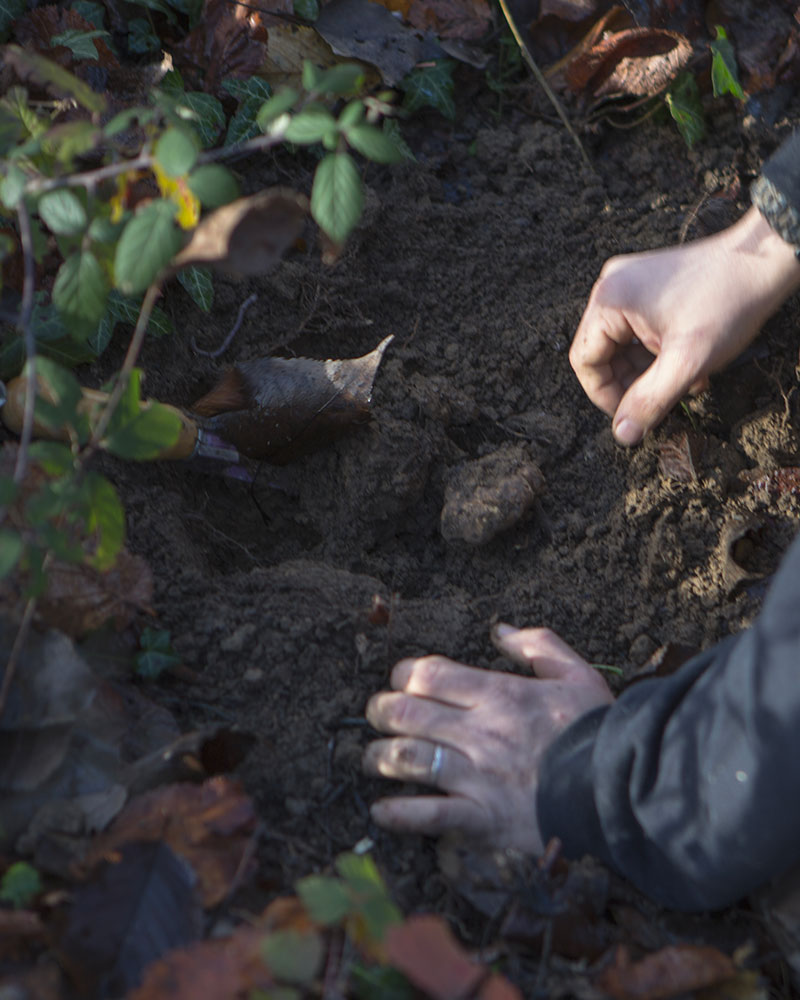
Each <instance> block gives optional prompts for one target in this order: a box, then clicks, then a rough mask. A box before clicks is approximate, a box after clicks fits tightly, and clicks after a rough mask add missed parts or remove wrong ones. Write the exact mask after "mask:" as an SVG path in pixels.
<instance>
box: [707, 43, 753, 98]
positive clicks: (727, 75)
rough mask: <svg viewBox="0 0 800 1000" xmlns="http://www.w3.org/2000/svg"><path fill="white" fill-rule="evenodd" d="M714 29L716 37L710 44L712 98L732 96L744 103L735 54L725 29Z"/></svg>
mask: <svg viewBox="0 0 800 1000" xmlns="http://www.w3.org/2000/svg"><path fill="white" fill-rule="evenodd" d="M716 29H717V37H716V39H715V40H714V41H713V42H712V43H711V54H712V55H711V85H712V87H713V89H714V97H721V96H722V95H723V94H733V96H734V97H735V98H736V99H737V100H739V101H744V100H745V93H744V90H742V85H741V83H739V72H738V70H737V68H736V53H735V52H734V51H733V46H732V45H731V43H730V42H729V41H728V36H727V34H726V33H725V29H724V28H723V27H722V26H721V25H719V24H718V25H717V26H716Z"/></svg>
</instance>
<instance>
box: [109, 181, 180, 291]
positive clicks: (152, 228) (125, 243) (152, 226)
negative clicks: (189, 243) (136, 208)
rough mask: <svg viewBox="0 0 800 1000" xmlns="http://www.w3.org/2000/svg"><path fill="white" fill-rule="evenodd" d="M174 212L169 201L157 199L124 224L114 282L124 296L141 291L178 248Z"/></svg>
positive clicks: (150, 282)
mask: <svg viewBox="0 0 800 1000" xmlns="http://www.w3.org/2000/svg"><path fill="white" fill-rule="evenodd" d="M174 214H175V206H174V205H173V204H172V202H169V201H164V199H159V200H157V201H151V202H150V204H149V205H147V206H146V207H145V208H144V209H142V211H140V212H137V213H136V215H134V217H133V218H132V219H131V220H130V221H129V222H128V224H127V225H126V226H125V229H124V230H123V233H122V236H121V237H120V240H119V243H117V250H116V254H115V256H114V282H115V284H116V286H117V288H119V290H120V291H121V292H122V293H123V295H131V294H133V293H135V292H142V291H144V290H145V288H147V287H148V286H149V285H150V284H152V282H153V281H154V280H155V279H156V277H157V276H158V275H159V273H160V272H161V271H162V270H163V269H164V268H165V267H166V266H167V264H169V262H170V260H172V258H173V257H174V256H175V254H176V253H177V252H178V250H179V249H180V246H181V236H180V233H179V232H178V230H177V229H176V227H175V225H174V222H173V217H174Z"/></svg>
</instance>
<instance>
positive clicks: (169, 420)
mask: <svg viewBox="0 0 800 1000" xmlns="http://www.w3.org/2000/svg"><path fill="white" fill-rule="evenodd" d="M181 426H182V425H181V421H180V417H179V416H178V414H177V413H175V412H174V411H173V410H171V409H169V408H168V407H166V406H161V404H160V403H148V404H147V405H146V407H145V408H143V409H141V410H139V412H138V413H137V414H136V415H135V416H134V417H133V418H132V419H131V420H129V421H128V422H127V423H125V424H124V425H123V426H121V427H119V428H118V430H116V431H114V432H113V433H109V434H108V435H107V436H106V437H105V438H104V439H103V443H102V444H103V447H104V448H105V449H106V450H108V451H110V452H111V453H112V454H113V455H117V456H118V457H119V458H127V459H134V460H136V461H147V460H149V459H153V458H158V456H159V455H160V454H161V452H162V451H165V450H166V449H167V448H170V447H171V446H172V445H173V444H175V442H176V441H177V440H178V435H179V434H180V431H181Z"/></svg>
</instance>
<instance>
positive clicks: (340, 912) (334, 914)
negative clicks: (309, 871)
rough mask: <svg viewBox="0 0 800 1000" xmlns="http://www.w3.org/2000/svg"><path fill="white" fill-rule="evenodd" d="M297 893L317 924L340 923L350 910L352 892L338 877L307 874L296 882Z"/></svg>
mask: <svg viewBox="0 0 800 1000" xmlns="http://www.w3.org/2000/svg"><path fill="white" fill-rule="evenodd" d="M295 889H296V890H297V895H298V896H299V897H300V899H301V900H302V903H303V906H305V908H306V910H307V911H308V915H309V916H310V917H311V919H312V920H313V921H314V923H315V924H319V925H320V926H322V927H327V926H328V925H329V924H336V923H339V921H340V920H343V919H344V918H345V917H346V916H347V914H348V913H349V912H350V910H351V908H352V906H351V902H350V893H349V892H348V891H347V888H346V886H345V885H344V883H343V882H341V880H340V879H338V878H328V877H326V876H324V875H307V876H306V877H305V878H301V879H300V881H299V882H297V883H296V884H295Z"/></svg>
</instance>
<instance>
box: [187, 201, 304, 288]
mask: <svg viewBox="0 0 800 1000" xmlns="http://www.w3.org/2000/svg"><path fill="white" fill-rule="evenodd" d="M307 215H308V199H307V198H306V197H305V195H302V194H298V193H297V192H296V191H292V190H290V189H289V188H280V187H276V188H268V189H267V190H266V191H260V192H259V193H258V194H254V195H251V196H250V197H249V198H238V199H237V200H236V201H232V202H231V203H230V204H228V205H223V206H222V208H218V209H217V210H216V211H215V212H211V213H210V214H209V215H207V216H205V217H204V218H203V219H202V221H201V222H200V224H199V225H198V226H197V228H196V229H195V230H194V231H193V232H192V235H191V238H190V239H189V242H188V243H187V244H186V246H185V247H184V248H183V250H181V252H180V253H179V254H178V255H177V257H175V259H174V260H173V262H172V265H171V270H172V272H177V271H180V270H181V269H182V268H185V267H192V266H194V265H201V266H205V267H213V268H215V269H216V270H218V271H223V272H225V273H226V274H232V275H234V276H237V277H238V276H241V275H250V274H266V273H267V272H268V271H271V270H272V269H273V268H274V267H275V266H276V264H277V263H278V261H280V259H281V257H283V255H284V253H285V252H286V251H287V250H288V249H289V247H290V246H291V245H292V244H293V243H294V241H295V240H296V239H297V237H298V236H299V235H300V233H301V232H302V230H303V226H304V224H305V220H306V216H307Z"/></svg>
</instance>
